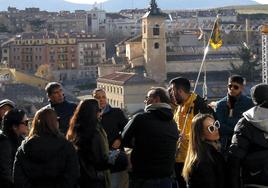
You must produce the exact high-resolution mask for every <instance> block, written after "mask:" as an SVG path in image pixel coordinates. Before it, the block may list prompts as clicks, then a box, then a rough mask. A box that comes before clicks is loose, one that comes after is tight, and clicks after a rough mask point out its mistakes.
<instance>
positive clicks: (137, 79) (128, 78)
mask: <svg viewBox="0 0 268 188" xmlns="http://www.w3.org/2000/svg"><path fill="white" fill-rule="evenodd" d="M97 81H98V82H103V83H111V84H117V85H132V84H144V83H155V82H154V81H153V80H152V79H150V78H147V77H144V76H143V75H142V74H136V73H127V72H115V73H113V74H109V75H106V76H103V77H100V78H98V79H97Z"/></svg>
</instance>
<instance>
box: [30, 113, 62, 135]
mask: <svg viewBox="0 0 268 188" xmlns="http://www.w3.org/2000/svg"><path fill="white" fill-rule="evenodd" d="M41 135H54V136H59V135H60V131H59V123H58V118H57V114H56V112H55V111H54V110H53V109H51V108H42V109H40V110H38V111H37V112H36V113H35V116H34V119H33V122H32V128H31V130H30V133H29V138H32V137H34V136H41Z"/></svg>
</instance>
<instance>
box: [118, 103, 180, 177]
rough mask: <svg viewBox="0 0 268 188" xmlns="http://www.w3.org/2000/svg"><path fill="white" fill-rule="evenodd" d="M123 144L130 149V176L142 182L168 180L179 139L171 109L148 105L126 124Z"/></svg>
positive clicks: (163, 106) (161, 105)
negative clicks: (155, 179) (151, 179)
mask: <svg viewBox="0 0 268 188" xmlns="http://www.w3.org/2000/svg"><path fill="white" fill-rule="evenodd" d="M122 137H123V145H124V146H126V147H130V148H133V151H132V153H131V163H132V171H133V176H135V177H138V178H143V179H150V178H164V177H169V176H170V175H171V174H172V172H173V167H174V163H175V153H176V148H177V146H176V144H177V141H178V138H179V132H178V129H177V125H176V123H175V121H174V120H173V114H172V111H171V107H170V106H169V105H168V106H167V104H165V103H160V104H155V105H151V106H150V107H148V108H147V109H146V112H144V113H142V114H137V115H136V116H135V117H134V118H133V119H132V120H130V121H129V122H128V124H127V125H126V127H125V129H124V132H123V134H122Z"/></svg>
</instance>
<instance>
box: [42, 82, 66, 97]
mask: <svg viewBox="0 0 268 188" xmlns="http://www.w3.org/2000/svg"><path fill="white" fill-rule="evenodd" d="M59 87H62V86H61V84H60V83H58V82H49V83H48V84H47V85H46V87H45V90H46V92H47V94H48V96H50V95H51V94H52V93H53V91H54V89H56V88H59Z"/></svg>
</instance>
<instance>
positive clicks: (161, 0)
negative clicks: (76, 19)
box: [0, 0, 257, 12]
mask: <svg viewBox="0 0 268 188" xmlns="http://www.w3.org/2000/svg"><path fill="white" fill-rule="evenodd" d="M157 3H158V5H159V7H161V9H173V10H174V9H205V8H215V7H224V6H234V5H236V6H237V5H254V4H257V3H256V2H255V1H253V0H243V1H241V0H222V1H213V0H202V1H201V0H190V1H189V0H158V1H157ZM148 4H149V1H148V0H143V1H142V0H138V1H137V0H136V1H135V0H108V1H106V2H104V3H102V4H98V5H97V6H98V7H99V8H102V9H104V10H106V11H108V12H117V11H119V10H121V9H130V8H131V9H132V8H144V7H148ZM8 6H12V7H13V6H14V7H17V8H18V9H24V8H25V7H38V8H40V10H48V11H59V10H69V11H74V10H90V9H91V8H92V6H93V5H88V4H75V3H70V2H67V1H64V0H46V1H44V0H34V1H33V0H2V1H1V4H0V10H6V9H7V7H8Z"/></svg>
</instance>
